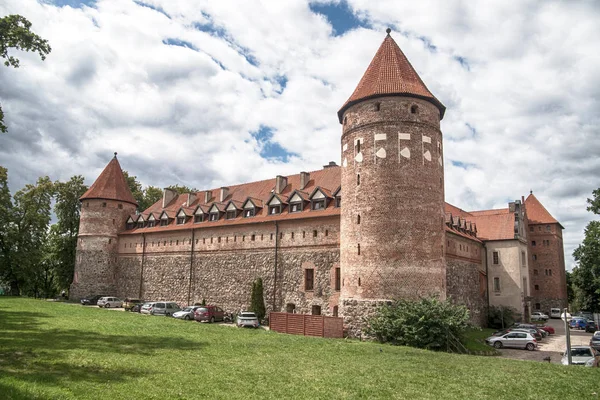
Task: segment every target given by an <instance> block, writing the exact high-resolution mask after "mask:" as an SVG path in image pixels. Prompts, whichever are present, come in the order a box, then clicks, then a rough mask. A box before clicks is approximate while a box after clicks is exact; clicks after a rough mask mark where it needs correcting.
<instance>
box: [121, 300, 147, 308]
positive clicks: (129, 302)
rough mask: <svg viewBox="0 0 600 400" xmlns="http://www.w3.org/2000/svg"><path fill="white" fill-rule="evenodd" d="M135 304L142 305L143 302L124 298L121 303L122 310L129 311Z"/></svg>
mask: <svg viewBox="0 0 600 400" xmlns="http://www.w3.org/2000/svg"><path fill="white" fill-rule="evenodd" d="M136 304H144V300H140V299H130V298H126V299H125V301H124V302H123V308H124V309H125V311H131V309H132V308H133V307H134V306H135V305H136Z"/></svg>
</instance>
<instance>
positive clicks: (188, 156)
mask: <svg viewBox="0 0 600 400" xmlns="http://www.w3.org/2000/svg"><path fill="white" fill-rule="evenodd" d="M8 14H20V15H23V16H25V17H26V18H27V19H29V20H30V21H31V22H32V24H33V26H32V30H33V31H34V32H36V33H37V34H39V35H41V36H42V37H43V38H45V39H47V40H48V41H49V42H50V44H51V46H52V52H51V54H50V55H49V56H48V57H47V59H46V60H45V61H41V60H40V59H39V56H37V55H35V54H31V53H24V52H16V51H13V52H12V53H10V54H12V55H15V56H17V57H19V58H20V59H21V67H20V68H18V69H12V68H6V67H2V68H0V101H1V104H2V108H3V110H4V112H5V114H6V116H5V122H6V123H7V126H8V129H9V132H8V133H7V134H3V135H0V165H3V166H5V167H7V168H8V172H9V184H10V188H11V190H12V191H13V192H14V191H16V190H18V189H19V188H21V187H23V185H25V184H27V183H34V182H35V181H36V180H37V178H38V177H39V176H44V175H48V176H49V177H50V178H51V179H53V180H58V179H60V180H66V179H69V177H71V176H73V175H83V176H84V177H85V179H86V183H87V184H91V183H93V181H94V179H95V178H96V177H97V176H98V174H99V173H100V172H101V171H102V169H103V168H104V167H105V165H106V164H107V163H108V162H109V161H110V159H111V157H112V155H113V152H115V151H116V152H118V158H119V161H120V163H121V165H122V167H123V168H124V169H125V170H127V171H129V172H130V173H131V174H133V175H136V176H137V177H138V179H139V180H140V182H141V183H142V184H143V185H154V186H159V187H165V186H169V185H174V184H180V185H187V186H190V187H196V188H198V189H200V190H201V189H206V188H213V187H220V186H227V185H233V184H237V183H243V182H249V181H254V180H260V179H268V178H273V177H275V176H276V175H287V174H296V173H299V172H300V171H312V170H317V169H320V168H322V166H323V165H325V164H327V163H328V162H329V161H336V162H337V163H338V164H339V162H340V135H341V126H340V124H339V122H338V120H337V115H336V113H337V110H338V109H339V108H340V107H341V106H342V104H343V103H344V102H345V101H346V100H347V98H348V97H349V96H350V95H351V94H352V92H353V90H354V88H355V87H356V85H357V83H358V82H359V80H360V78H361V77H362V74H363V73H364V71H365V70H366V68H367V66H368V65H369V62H370V61H371V59H372V57H373V56H374V54H375V52H376V51H377V49H378V48H379V46H380V44H381V42H382V41H383V39H384V37H385V29H386V28H388V27H389V28H391V29H392V36H393V38H394V39H395V40H396V42H397V43H398V45H399V46H400V48H401V49H402V50H403V51H404V53H405V54H406V56H407V57H408V59H409V60H410V61H411V63H412V65H413V66H414V67H415V69H416V71H417V72H418V73H419V75H420V76H421V78H422V79H423V81H424V82H425V84H426V85H427V86H428V88H429V89H430V91H431V92H432V93H433V94H434V95H435V96H436V97H437V98H438V99H439V100H440V101H441V102H442V103H443V104H444V105H445V106H446V107H447V110H446V115H445V117H444V119H443V120H442V123H441V129H442V132H443V135H444V144H445V154H444V163H445V164H444V165H445V191H446V201H448V202H449V203H451V204H454V205H456V206H458V207H461V208H463V209H465V210H478V209H490V208H504V207H507V203H508V202H509V201H513V200H516V199H520V198H521V196H525V197H526V196H527V195H528V194H529V191H530V190H533V193H534V194H535V195H536V197H537V198H538V199H539V200H540V201H541V202H542V203H543V204H544V205H545V206H546V208H547V209H548V210H549V211H550V213H551V214H552V215H553V216H554V217H555V218H557V219H558V220H559V221H560V222H561V223H562V225H563V226H564V227H565V231H564V247H565V258H566V260H567V269H571V268H572V267H573V259H572V257H571V254H572V252H573V249H574V248H575V247H576V246H577V245H578V244H579V243H580V242H581V240H582V238H583V230H584V228H585V226H586V224H587V223H588V222H589V221H590V220H592V219H593V217H594V215H593V214H591V213H589V212H587V211H586V199H587V198H588V197H591V193H592V190H594V189H596V188H598V187H600V179H599V178H600V135H599V133H600V132H599V126H600V124H599V123H600V111H599V110H600V45H599V44H598V41H597V37H598V35H597V33H598V30H597V28H598V21H600V3H599V2H597V1H593V0H590V1H585V0H581V1H575V0H573V1H551V0H543V1H528V0H526V1H518V2H517V1H508V2H507V1H486V2H476V3H473V2H466V1H459V0H445V1H432V0H422V1H419V2H413V1H410V2H409V1H397V0H390V1H384V0H381V1H376V2H375V1H368V0H348V1H300V0H286V1H278V0H273V1H243V2H240V1H238V2H233V1H219V2H216V1H209V0H207V1H203V0H143V1H142V0H81V1H78V0H39V1H35V0H3V1H2V2H0V16H4V15H8Z"/></svg>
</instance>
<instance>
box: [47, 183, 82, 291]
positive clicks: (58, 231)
mask: <svg viewBox="0 0 600 400" xmlns="http://www.w3.org/2000/svg"><path fill="white" fill-rule="evenodd" d="M54 187H55V191H56V196H55V199H56V204H55V206H54V213H55V214H56V218H57V222H56V224H54V225H53V226H52V228H51V231H52V235H50V237H49V241H51V242H52V243H49V244H48V247H49V249H51V250H52V251H53V252H54V254H53V258H52V259H51V260H50V259H46V264H47V265H50V264H52V265H54V267H55V268H56V270H55V271H54V273H55V278H56V283H57V284H58V286H59V288H61V289H64V288H67V287H69V285H70V284H71V281H72V279H73V273H74V271H75V250H76V248H77V236H78V235H79V216H80V213H81V202H80V201H79V198H80V197H81V196H82V195H83V194H84V193H85V192H86V190H87V189H88V187H87V186H86V185H85V184H84V183H83V176H81V175H77V176H73V177H71V179H70V180H68V181H67V182H58V181H57V182H56V183H55V184H54ZM50 261H52V262H50Z"/></svg>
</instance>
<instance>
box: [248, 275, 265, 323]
mask: <svg viewBox="0 0 600 400" xmlns="http://www.w3.org/2000/svg"><path fill="white" fill-rule="evenodd" d="M250 311H252V312H254V313H255V314H256V317H257V318H258V320H259V321H262V320H263V319H264V318H265V314H266V312H267V311H266V310H265V298H264V294H263V283H262V278H258V279H257V280H256V281H254V283H253V284H252V295H251V299H250Z"/></svg>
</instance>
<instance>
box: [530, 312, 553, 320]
mask: <svg viewBox="0 0 600 400" xmlns="http://www.w3.org/2000/svg"><path fill="white" fill-rule="evenodd" d="M548 318H549V317H548V316H547V315H546V314H544V313H543V312H540V311H536V312H534V313H532V314H531V320H532V321H548Z"/></svg>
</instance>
